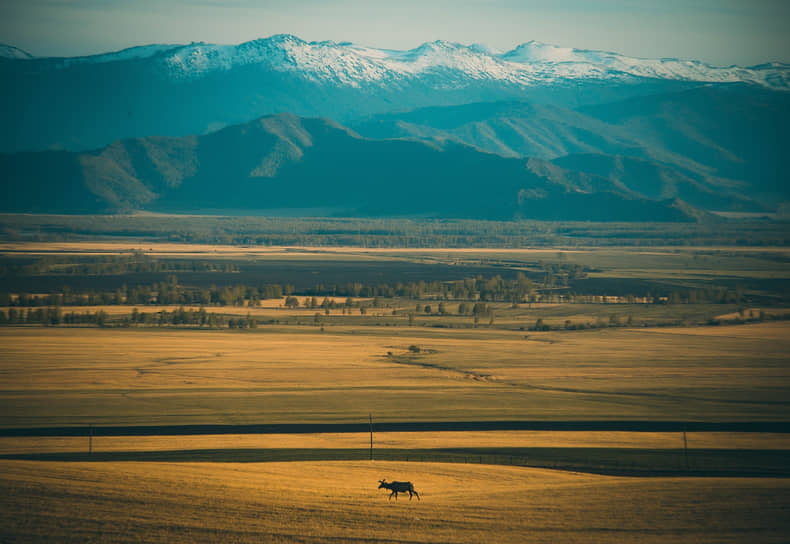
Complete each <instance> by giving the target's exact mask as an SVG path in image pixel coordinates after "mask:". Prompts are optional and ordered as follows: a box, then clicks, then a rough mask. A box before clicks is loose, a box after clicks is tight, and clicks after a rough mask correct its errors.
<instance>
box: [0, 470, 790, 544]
mask: <svg viewBox="0 0 790 544" xmlns="http://www.w3.org/2000/svg"><path fill="white" fill-rule="evenodd" d="M381 478H387V479H389V480H395V479H399V480H410V481H412V482H413V483H414V485H415V488H416V489H417V491H418V492H420V494H421V496H422V500H421V501H417V500H416V499H414V500H412V501H409V500H407V499H404V498H402V497H401V498H400V500H398V501H397V502H396V501H394V500H392V501H387V493H386V492H385V491H384V490H378V489H377V485H378V480H379V479H381ZM0 482H1V484H0V485H2V486H3V489H4V493H3V494H2V498H0V540H3V541H15V540H19V541H24V542H51V541H58V542H78V541H79V542H83V541H104V542H327V541H355V542H455V543H466V542H469V543H479V542H521V541H529V542H552V543H554V542H568V543H574V542H585V543H587V542H634V543H649V542H694V543H705V542H781V541H786V538H787V535H788V534H790V518H787V516H786V509H787V507H788V505H789V504H790V482H789V481H788V480H782V479H780V480H765V479H761V480H755V479H734V478H731V479H714V478H711V479H693V478H687V479H675V478H666V479H664V478H655V479H641V478H630V479H629V478H616V477H604V476H593V475H582V474H574V473H562V472H554V471H547V470H537V469H524V468H517V467H498V466H486V465H476V466H472V465H443V464H433V463H387V462H378V461H377V462H321V463H312V462H310V463H266V464H213V463H191V464H190V463H35V462H24V461H5V462H2V463H0Z"/></svg>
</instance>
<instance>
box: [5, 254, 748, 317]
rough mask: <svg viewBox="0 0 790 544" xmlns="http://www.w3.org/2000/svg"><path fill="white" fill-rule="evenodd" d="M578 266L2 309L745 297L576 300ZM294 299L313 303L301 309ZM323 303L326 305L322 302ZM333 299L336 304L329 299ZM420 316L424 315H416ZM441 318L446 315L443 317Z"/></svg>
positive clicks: (8, 302) (160, 286)
mask: <svg viewBox="0 0 790 544" xmlns="http://www.w3.org/2000/svg"><path fill="white" fill-rule="evenodd" d="M583 273H584V272H583V271H579V270H578V269H576V268H574V267H573V266H570V267H567V268H562V267H559V268H553V269H550V268H546V269H545V270H544V274H543V282H542V283H539V284H536V283H535V282H534V281H532V280H531V279H529V278H527V277H526V276H525V275H524V274H523V273H521V272H518V273H517V274H516V276H515V277H514V278H512V279H505V278H502V277H501V276H499V275H496V276H493V277H488V278H486V277H483V276H477V277H473V278H465V279H462V280H451V281H438V280H434V281H423V280H420V281H412V282H406V283H402V282H398V283H396V284H394V285H392V284H388V283H377V284H373V283H362V282H348V283H345V284H339V285H337V284H334V285H323V284H316V285H315V286H313V287H312V288H308V289H304V290H301V291H297V290H296V289H295V288H294V286H293V285H280V284H259V285H257V286H255V285H243V284H237V285H231V286H223V287H217V286H215V285H211V286H209V287H188V286H185V285H183V284H181V283H179V281H178V278H177V277H176V276H168V278H167V279H166V280H165V281H162V282H156V283H153V284H150V285H138V286H135V287H132V288H127V287H126V286H125V285H124V286H122V287H120V288H118V289H115V290H113V291H95V290H92V289H88V290H82V291H79V290H73V289H71V288H69V287H67V286H66V287H63V288H62V289H61V291H60V292H56V293H50V294H31V293H19V294H16V293H9V292H0V307H50V306H108V305H122V304H128V305H185V306H189V305H195V306H253V307H254V306H259V305H260V303H261V302H262V301H263V300H267V299H275V300H276V299H282V298H283V297H285V301H284V305H285V306H286V307H288V308H298V307H305V308H311V309H315V308H319V307H320V308H322V309H326V308H327V307H329V309H335V308H339V307H340V306H343V305H344V306H346V307H351V306H358V305H359V304H358V302H354V300H353V299H359V298H365V299H373V303H372V305H373V306H374V307H376V306H378V305H379V300H380V299H385V298H386V299H391V298H396V297H398V298H405V299H412V300H423V299H435V300H439V301H441V300H444V301H449V300H452V301H480V302H484V303H485V302H510V303H512V304H519V303H529V302H566V303H567V302H570V303H588V304H600V303H604V304H605V303H626V302H627V303H630V304H701V303H707V304H740V303H742V302H743V301H744V297H745V291H744V289H743V288H742V287H740V286H735V287H734V288H732V289H731V288H727V287H720V286H711V287H707V288H699V289H694V288H678V289H674V290H672V291H666V292H665V293H663V294H651V293H649V292H648V293H645V294H642V295H640V296H638V297H637V296H635V295H628V296H618V297H614V296H606V295H576V294H573V293H572V292H570V290H569V288H568V287H567V286H566V285H567V278H568V277H571V278H573V277H578V276H577V275H578V274H583ZM295 295H301V296H308V297H311V298H309V299H308V300H307V301H305V302H304V303H300V302H299V299H298V298H297V297H296V296H295ZM319 297H323V298H324V300H323V301H322V302H318V298H319ZM329 297H332V298H329ZM335 297H346V301H345V302H344V303H338V302H335ZM417 313H420V312H417ZM440 313H441V312H440Z"/></svg>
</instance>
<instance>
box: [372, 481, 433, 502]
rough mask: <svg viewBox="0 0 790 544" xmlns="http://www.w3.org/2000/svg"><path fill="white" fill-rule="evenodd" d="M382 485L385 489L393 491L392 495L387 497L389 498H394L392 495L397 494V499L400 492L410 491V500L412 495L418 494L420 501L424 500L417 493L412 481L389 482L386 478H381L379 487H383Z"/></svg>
mask: <svg viewBox="0 0 790 544" xmlns="http://www.w3.org/2000/svg"><path fill="white" fill-rule="evenodd" d="M382 487H383V488H384V489H389V490H390V491H392V493H390V496H389V497H388V498H387V500H390V499H392V496H393V495H395V500H396V501H397V500H398V493H408V494H409V500H411V497H412V495H417V500H418V501H419V500H422V499H420V494H419V493H417V491H416V490H415V489H414V486H413V485H412V483H411V482H387V481H386V480H379V489H381V488H382Z"/></svg>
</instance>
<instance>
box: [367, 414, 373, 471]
mask: <svg viewBox="0 0 790 544" xmlns="http://www.w3.org/2000/svg"><path fill="white" fill-rule="evenodd" d="M368 420H369V421H370V460H371V461H372V460H373V414H372V413H369V414H368Z"/></svg>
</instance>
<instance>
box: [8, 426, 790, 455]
mask: <svg viewBox="0 0 790 544" xmlns="http://www.w3.org/2000/svg"><path fill="white" fill-rule="evenodd" d="M369 440H370V435H369V434H368V433H314V434H220V435H176V436H101V437H99V436H96V437H93V439H92V447H93V451H94V452H126V451H135V452H139V451H171V450H199V449H247V448H250V449H343V448H347V449H354V448H357V449H364V448H366V447H368V445H369ZM687 441H688V447H689V448H692V449H742V450H790V435H787V434H779V433H726V432H689V433H687ZM374 446H375V448H376V449H379V448H393V449H404V450H405V449H434V448H629V449H630V448H642V449H665V448H666V449H679V448H682V447H683V436H682V434H680V433H668V432H617V431H615V432H597V431H444V432H397V433H396V432H375V433H374ZM87 449H88V438H87V437H0V455H15V454H39V453H68V452H85V451H87Z"/></svg>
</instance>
